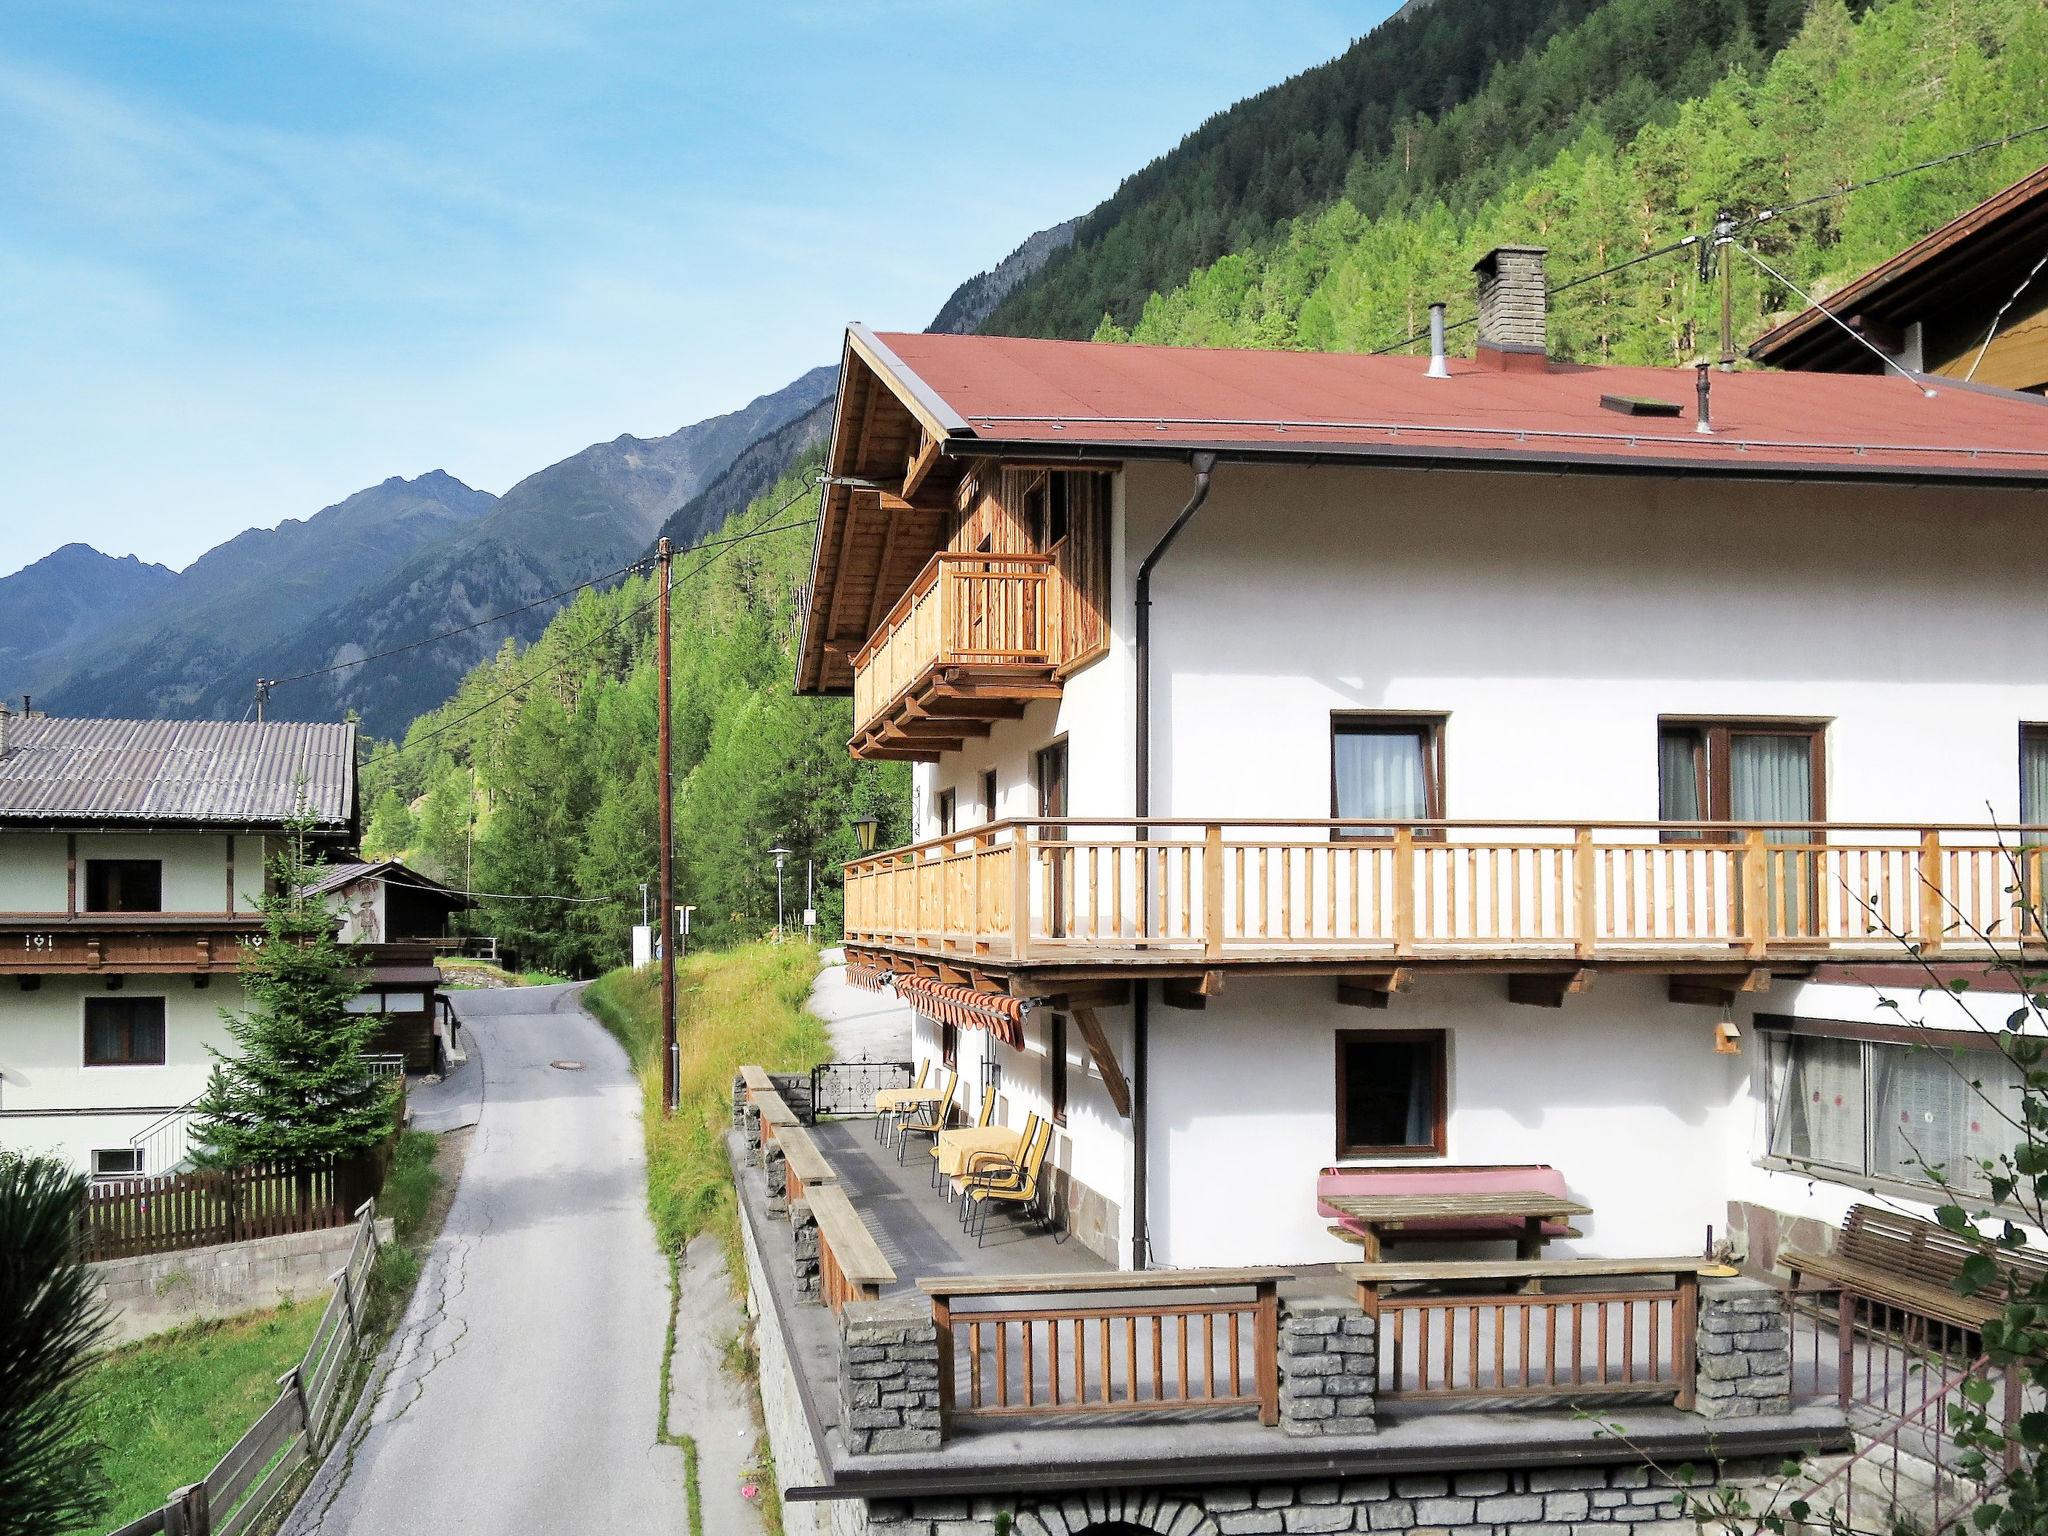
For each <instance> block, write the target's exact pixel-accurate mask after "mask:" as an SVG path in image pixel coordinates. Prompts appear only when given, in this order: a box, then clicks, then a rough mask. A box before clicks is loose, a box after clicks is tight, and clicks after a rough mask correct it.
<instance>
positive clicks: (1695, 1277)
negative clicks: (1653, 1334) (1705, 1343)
mask: <svg viewBox="0 0 2048 1536" xmlns="http://www.w3.org/2000/svg"><path fill="white" fill-rule="evenodd" d="M1699 1321H1700V1277H1699V1273H1698V1271H1696V1270H1689V1269H1688V1270H1681V1271H1680V1272H1679V1275H1678V1293H1677V1300H1676V1302H1675V1303H1674V1304H1673V1306H1672V1308H1671V1374H1672V1376H1673V1378H1674V1379H1676V1381H1677V1382H1678V1395H1677V1396H1676V1397H1675V1398H1674V1399H1673V1401H1672V1405H1671V1406H1672V1407H1674V1408H1677V1409H1679V1410H1681V1411H1685V1412H1690V1411H1691V1409H1692V1407H1693V1405H1694V1403H1695V1401H1696V1398H1695V1396H1694V1394H1695V1391H1696V1388H1697V1386H1698V1381H1699V1364H1700V1362H1699V1345H1698V1343H1697V1339H1698V1329H1699Z"/></svg>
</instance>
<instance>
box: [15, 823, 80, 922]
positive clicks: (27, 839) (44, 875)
mask: <svg viewBox="0 0 2048 1536" xmlns="http://www.w3.org/2000/svg"><path fill="white" fill-rule="evenodd" d="M64 846H65V844H64V836H63V834H62V833H52V832H17V831H14V830H12V829H8V830H4V831H0V912H62V911H63V910H64V892H65V872H64Z"/></svg>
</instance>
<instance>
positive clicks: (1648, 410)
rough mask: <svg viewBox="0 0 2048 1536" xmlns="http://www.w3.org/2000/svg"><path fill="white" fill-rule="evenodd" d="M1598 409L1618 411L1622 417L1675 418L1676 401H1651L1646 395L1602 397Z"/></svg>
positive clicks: (1677, 407)
mask: <svg viewBox="0 0 2048 1536" xmlns="http://www.w3.org/2000/svg"><path fill="white" fill-rule="evenodd" d="M1600 409H1601V410H1603V411H1619V412H1620V413H1621V414H1622V415H1624V416H1676V415H1677V414H1678V410H1679V406H1678V402H1677V401H1676V400H1652V399H1651V398H1650V397H1649V396H1648V395H1602V396H1601V397H1600Z"/></svg>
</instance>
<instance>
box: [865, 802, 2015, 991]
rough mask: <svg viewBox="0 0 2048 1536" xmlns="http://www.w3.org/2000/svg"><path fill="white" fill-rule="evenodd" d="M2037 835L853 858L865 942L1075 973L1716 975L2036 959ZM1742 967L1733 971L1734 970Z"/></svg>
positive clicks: (1277, 831)
mask: <svg viewBox="0 0 2048 1536" xmlns="http://www.w3.org/2000/svg"><path fill="white" fill-rule="evenodd" d="M2041 843H2042V838H2041V836H2040V835H2038V834H2036V833H2034V832H2032V831H2030V830H2025V829H2022V830H2021V831H2017V832H2016V831H2014V830H2011V829H1999V828H1996V827H1989V826H1939V827H1937V826H1917V825H1904V824H1878V823H1845V822H1830V823H1800V824H1784V823H1776V824H1768V825H1754V824H1752V825H1733V824H1723V823H1705V822H1526V821H1521V822H1504V823H1480V822H1463V821H1413V822H1400V823H1394V822H1371V823H1368V822H1356V821H1337V820H1319V821H1300V822H1279V821H1262V820H1248V821H1238V822H1230V821H1198V820H1181V819H1173V820H1153V821H1149V822H1144V823H1136V824H1134V823H1132V822H1129V821H1125V822H1121V823H1118V822H1111V821H1104V820H1082V819H1073V818H1069V819H1064V820H1044V821H1005V822H998V823H993V824H990V825H988V826H984V827H980V828H976V829H974V830H972V831H970V832H965V833H961V834H958V835H955V836H950V837H943V838H937V839H933V840H930V841H927V842H923V843H918V844H915V845H913V846H910V847H906V848H900V849H896V850H894V851H891V852H888V853H882V854H876V855H873V856H871V857H867V858H862V859H858V860H855V861H854V862H852V863H850V864H849V865H848V866H847V868H846V938H847V942H848V944H849V945H850V946H852V948H853V949H854V951H855V953H856V957H857V958H878V959H886V957H887V956H888V955H891V954H894V955H902V956H910V957H916V958H918V959H920V960H930V961H936V962H941V963H950V964H952V965H954V966H958V967H963V968H964V967H985V968H987V969H989V970H994V971H1004V972H1010V973H1013V974H1014V973H1017V972H1031V971H1057V972H1059V973H1061V974H1063V975H1064V976H1067V977H1069V978H1073V977H1079V976H1086V975H1090V974H1093V975H1095V976H1099V977H1104V978H1116V977H1130V976H1143V975H1171V974H1172V973H1173V972H1174V971H1176V970H1186V971H1197V972H1199V971H1211V970H1214V971H1223V970H1229V969H1233V968H1261V967H1287V966H1295V967H1316V968H1320V969H1322V970H1325V971H1336V972H1338V973H1339V974H1343V973H1344V972H1345V970H1346V969H1347V968H1354V967H1355V968H1356V974H1357V975H1359V976H1360V977H1363V978H1366V980H1367V981H1371V980H1374V979H1379V980H1381V981H1382V982H1383V983H1385V984H1392V985H1396V986H1398V985H1399V981H1400V978H1401V977H1403V976H1405V975H1406V974H1408V973H1409V972H1410V971H1411V970H1412V969H1413V968H1420V967H1427V966H1431V965H1438V966H1447V967H1448V966H1464V967H1466V968H1468V969H1469V968H1487V969H1493V970H1498V971H1505V972H1507V973H1509V974H1510V975H1518V974H1520V975H1527V976H1531V977H1548V978H1551V979H1552V980H1557V979H1558V978H1562V980H1561V981H1559V982H1558V984H1559V985H1564V986H1570V985H1571V984H1572V982H1573V980H1574V979H1575V978H1580V979H1582V974H1583V973H1584V972H1585V971H1586V970H1587V969H1588V968H1589V967H1598V966H1625V965H1626V966H1637V967H1642V968H1645V969H1651V970H1654V969H1663V970H1665V971H1668V972H1670V973H1671V974H1673V975H1674V976H1681V975H1685V974H1688V973H1698V974H1700V975H1702V976H1705V977H1708V978H1710V983H1711V984H1713V985H1734V986H1738V987H1739V986H1740V985H1741V984H1742V982H1743V980H1745V979H1749V978H1752V977H1753V978H1757V981H1756V984H1757V985H1761V984H1763V981H1764V980H1767V978H1768V975H1769V973H1770V969H1771V968H1773V967H1776V968H1779V969H1784V968H1788V967H1800V966H1815V965H1819V964H1822V963H1826V962H1830V961H1848V960H1853V961H1859V962H1865V963H1870V962H1882V961H1887V960H1891V961H1907V960H1913V961H1916V962H1917V961H1932V960H1937V959H1942V960H1981V959H1984V958H1986V957H1988V956H1991V955H1993V954H2004V955H2020V954H2025V955H2029V956H2034V955H2039V954H2040V953H2041V952H2042V950H2043V948H2044V935H2043V933H2042V931H2041V929H2040V925H2039V922H2038V915H2037V912H2036V910H2035V909H2034V908H2033V907H2032V906H2031V905H2030V894H2029V893H2032V892H2035V891H2038V890H2040V889H2042V888H2043V883H2044V871H2043V869H2042V861H2043V857H2044V854H2048V848H2044V847H2042V846H2040V845H2041ZM1731 978H1733V980H1731Z"/></svg>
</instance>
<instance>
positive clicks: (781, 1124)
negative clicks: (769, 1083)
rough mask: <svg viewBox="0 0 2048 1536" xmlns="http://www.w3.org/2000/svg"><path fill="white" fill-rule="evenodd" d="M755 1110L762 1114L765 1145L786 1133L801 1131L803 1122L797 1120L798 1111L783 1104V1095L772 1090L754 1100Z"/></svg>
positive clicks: (762, 1136) (762, 1132)
mask: <svg viewBox="0 0 2048 1536" xmlns="http://www.w3.org/2000/svg"><path fill="white" fill-rule="evenodd" d="M754 1108H756V1109H758V1110H759V1111H760V1112H761V1140H762V1142H763V1143H764V1144H765V1143H767V1142H771V1141H774V1140H775V1139H776V1138H777V1137H779V1136H780V1135H781V1134H782V1133H783V1132H784V1131H788V1130H800V1129H801V1128H802V1127H803V1121H801V1120H799V1119H797V1117H796V1111H795V1110H793V1109H791V1108H790V1107H789V1106H788V1105H787V1104H785V1103H783V1102H782V1095H781V1094H779V1093H777V1092H776V1091H775V1090H774V1089H773V1088H770V1089H769V1090H768V1091H767V1092H766V1093H763V1094H760V1095H758V1096H757V1097H756V1098H755V1100H754Z"/></svg>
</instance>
